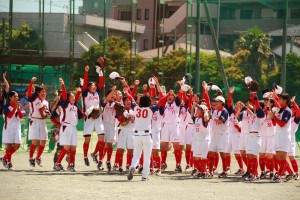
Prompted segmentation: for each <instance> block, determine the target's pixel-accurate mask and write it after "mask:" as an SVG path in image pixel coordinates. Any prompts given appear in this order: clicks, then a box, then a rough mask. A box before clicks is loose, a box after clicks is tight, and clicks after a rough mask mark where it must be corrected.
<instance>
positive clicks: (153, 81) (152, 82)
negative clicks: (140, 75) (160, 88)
mask: <svg viewBox="0 0 300 200" xmlns="http://www.w3.org/2000/svg"><path fill="white" fill-rule="evenodd" d="M148 84H149V86H151V85H155V80H154V78H153V77H151V78H149V80H148Z"/></svg>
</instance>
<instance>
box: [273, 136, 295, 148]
mask: <svg viewBox="0 0 300 200" xmlns="http://www.w3.org/2000/svg"><path fill="white" fill-rule="evenodd" d="M290 146H291V135H290V134H289V133H275V151H283V152H289V149H290Z"/></svg>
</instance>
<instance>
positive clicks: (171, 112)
mask: <svg viewBox="0 0 300 200" xmlns="http://www.w3.org/2000/svg"><path fill="white" fill-rule="evenodd" d="M179 109H180V107H179V106H177V105H176V103H175V101H174V102H173V103H172V104H169V103H168V102H167V103H166V105H165V108H164V114H163V117H162V122H163V123H172V124H173V123H178V122H179V117H178V116H179Z"/></svg>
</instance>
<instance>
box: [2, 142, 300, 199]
mask: <svg viewBox="0 0 300 200" xmlns="http://www.w3.org/2000/svg"><path fill="white" fill-rule="evenodd" d="M81 140H82V139H81V137H79V142H78V144H80V146H79V147H78V154H77V155H76V172H74V173H71V172H54V171H53V170H52V167H53V164H52V158H53V153H47V152H46V151H45V152H44V154H43V156H42V159H43V164H44V167H38V166H37V167H35V168H32V167H30V166H29V164H28V153H27V152H26V150H20V151H19V152H17V153H16V154H14V155H13V165H14V171H11V172H8V171H7V169H4V167H3V166H2V165H1V166H0V178H1V180H0V199H5V200H6V199H43V200H44V199H52V200H53V199H72V200H74V199H99V198H101V199H123V200H125V199H130V200H131V199H143V200H146V199H222V200H226V199H247V200H248V199H264V200H265V199H272V200H276V199H280V200H281V199H297V200H299V199H300V181H294V180H293V181H290V182H288V183H279V184H276V183H270V182H269V181H268V180H261V181H257V182H254V183H245V182H243V181H242V180H241V179H240V178H239V177H237V176H235V175H233V174H230V176H229V177H228V178H226V179H219V178H217V175H216V176H215V177H214V178H213V179H205V180H201V179H194V178H193V177H192V176H191V175H190V174H186V173H182V174H176V173H174V172H173V170H174V169H175V161H174V155H173V153H171V152H170V153H169V154H168V169H167V170H169V171H168V172H167V173H164V174H162V175H161V176H160V177H158V176H151V181H147V182H142V181H141V175H140V174H135V176H134V178H133V180H132V181H128V180H127V177H126V174H123V175H119V174H117V173H111V174H108V173H107V172H106V171H103V172H98V171H97V170H96V164H95V163H91V166H89V167H87V166H85V165H84V162H83V154H82V148H81V144H82V141H81ZM298 152H299V151H298ZM3 153H4V152H0V155H1V156H2V155H3ZM112 158H113V159H114V155H113V157H112ZM90 160H91V159H90ZM125 161H126V158H125V157H124V162H125ZM298 163H300V160H299V159H298ZM62 164H63V165H64V166H65V168H66V162H65V161H64V162H63V163H62ZM183 167H185V160H184V157H183ZM220 167H221V163H219V171H220ZM236 169H237V164H236V162H235V160H234V158H233V159H232V173H234V172H235V171H236Z"/></svg>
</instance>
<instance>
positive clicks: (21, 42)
mask: <svg viewBox="0 0 300 200" xmlns="http://www.w3.org/2000/svg"><path fill="white" fill-rule="evenodd" d="M0 29H2V24H1V25H0ZM0 44H1V46H2V45H3V41H2V37H1V38H0ZM4 46H5V48H9V47H10V48H12V49H30V50H38V49H39V38H38V34H37V33H36V31H34V30H33V29H32V28H31V27H30V26H29V25H28V24H25V23H24V24H22V25H21V26H20V28H19V29H14V30H12V38H11V41H10V43H9V27H8V24H5V45H4Z"/></svg>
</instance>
